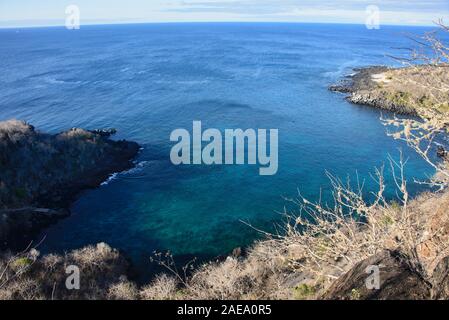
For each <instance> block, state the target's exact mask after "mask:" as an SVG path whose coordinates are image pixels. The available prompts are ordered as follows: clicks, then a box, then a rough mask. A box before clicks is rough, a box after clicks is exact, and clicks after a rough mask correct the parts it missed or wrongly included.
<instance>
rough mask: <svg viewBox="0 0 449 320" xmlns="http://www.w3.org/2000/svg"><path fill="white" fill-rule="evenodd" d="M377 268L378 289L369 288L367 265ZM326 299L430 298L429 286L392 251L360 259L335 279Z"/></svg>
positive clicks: (326, 294)
mask: <svg viewBox="0 0 449 320" xmlns="http://www.w3.org/2000/svg"><path fill="white" fill-rule="evenodd" d="M370 266H379V267H380V277H379V279H380V289H379V290H376V289H368V288H367V286H366V279H367V278H368V277H369V276H370V274H369V273H367V268H368V267H370ZM323 298H324V299H329V300H334V299H336V300H349V299H360V300H399V299H400V300H402V299H405V300H408V299H411V300H417V299H428V298H430V285H429V284H428V283H427V282H425V281H424V280H423V279H422V278H421V277H420V276H419V275H418V274H417V273H416V272H414V271H413V270H411V269H410V268H409V267H408V266H407V265H406V264H405V263H404V262H403V261H402V259H401V258H400V257H399V255H398V254H396V253H395V252H390V251H384V252H382V253H379V254H377V255H374V256H372V257H370V258H368V259H366V260H364V261H361V262H360V263H358V264H357V265H356V266H354V267H353V268H352V269H351V270H349V271H348V272H347V273H346V274H345V275H343V276H341V277H340V278H339V279H337V280H336V281H335V282H334V283H333V285H332V286H331V287H330V288H329V290H328V291H327V292H326V293H325V294H324V296H323Z"/></svg>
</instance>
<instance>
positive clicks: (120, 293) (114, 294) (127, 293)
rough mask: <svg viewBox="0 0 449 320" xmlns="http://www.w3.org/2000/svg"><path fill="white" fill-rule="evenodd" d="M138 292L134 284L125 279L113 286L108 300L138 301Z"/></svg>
mask: <svg viewBox="0 0 449 320" xmlns="http://www.w3.org/2000/svg"><path fill="white" fill-rule="evenodd" d="M137 296H138V290H137V287H136V285H135V284H134V283H132V282H129V281H127V280H125V279H123V280H122V281H120V282H118V283H115V284H113V285H111V286H110V287H109V289H108V292H107V294H106V298H107V299H108V300H136V299H137Z"/></svg>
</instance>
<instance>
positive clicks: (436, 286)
mask: <svg viewBox="0 0 449 320" xmlns="http://www.w3.org/2000/svg"><path fill="white" fill-rule="evenodd" d="M432 285H433V289H432V298H433V299H444V300H447V299H449V257H446V258H444V259H442V260H441V261H440V262H439V263H438V265H437V266H436V268H435V270H434V271H433V274H432Z"/></svg>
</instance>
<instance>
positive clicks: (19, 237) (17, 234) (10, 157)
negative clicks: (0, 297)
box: [0, 120, 139, 249]
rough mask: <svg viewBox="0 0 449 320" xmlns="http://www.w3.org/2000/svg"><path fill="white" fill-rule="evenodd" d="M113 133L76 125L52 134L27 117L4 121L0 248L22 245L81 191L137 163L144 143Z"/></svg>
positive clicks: (0, 124) (0, 131) (1, 124)
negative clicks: (115, 138) (118, 138)
mask: <svg viewBox="0 0 449 320" xmlns="http://www.w3.org/2000/svg"><path fill="white" fill-rule="evenodd" d="M113 133H115V131H114V130H96V131H87V130H83V129H79V128H72V129H70V130H69V131H65V132H62V133H60V134H56V135H50V134H45V133H41V132H39V131H37V130H35V128H34V127H33V126H31V125H29V124H27V123H25V122H23V121H18V120H10V121H5V122H0V232H1V233H0V241H1V242H0V247H6V248H19V249H23V246H26V245H27V243H26V241H29V240H30V238H31V237H32V235H33V234H35V233H36V232H38V231H39V229H40V228H42V227H44V226H46V225H48V223H51V222H52V221H55V219H58V218H60V217H62V216H65V215H67V214H68V210H67V208H68V207H69V205H70V203H71V202H72V201H73V200H74V199H75V198H76V197H77V196H78V195H79V194H80V192H81V191H83V190H85V189H87V188H95V187H97V186H98V185H100V184H101V183H102V182H103V181H104V180H105V179H107V178H108V176H109V175H110V174H111V173H114V172H119V171H123V170H126V169H129V168H130V167H132V166H133V163H132V159H133V158H134V157H135V156H136V154H137V153H138V151H139V145H138V144H137V143H134V142H128V141H113V140H110V139H109V136H110V135H111V134H113ZM42 208H44V209H42Z"/></svg>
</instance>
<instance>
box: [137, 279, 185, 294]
mask: <svg viewBox="0 0 449 320" xmlns="http://www.w3.org/2000/svg"><path fill="white" fill-rule="evenodd" d="M178 285H179V281H178V280H177V279H176V278H174V277H170V276H168V275H166V274H160V275H158V276H156V278H155V279H154V280H153V281H152V282H151V283H150V284H148V285H146V286H144V287H143V288H142V289H141V290H140V293H139V294H140V298H141V299H143V300H175V299H177V298H180V297H181V296H182V291H180V290H178Z"/></svg>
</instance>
